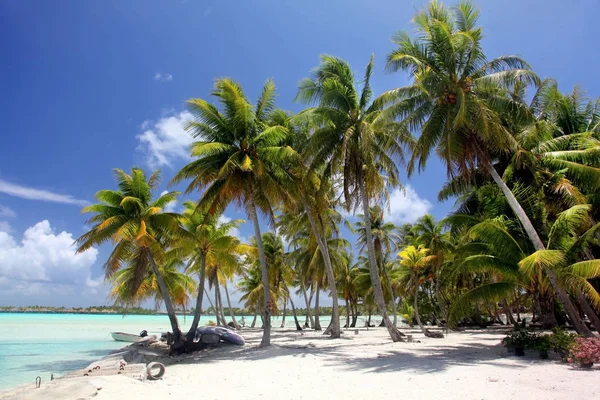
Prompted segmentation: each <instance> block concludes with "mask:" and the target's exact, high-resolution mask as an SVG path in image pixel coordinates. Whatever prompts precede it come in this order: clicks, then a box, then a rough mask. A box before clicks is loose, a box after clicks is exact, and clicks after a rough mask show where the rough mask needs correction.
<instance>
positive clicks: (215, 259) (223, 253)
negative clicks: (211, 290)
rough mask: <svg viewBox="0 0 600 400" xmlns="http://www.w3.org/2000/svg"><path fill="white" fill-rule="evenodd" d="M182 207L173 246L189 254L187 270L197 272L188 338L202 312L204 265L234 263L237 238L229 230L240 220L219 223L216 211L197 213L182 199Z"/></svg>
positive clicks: (190, 203) (236, 262) (236, 225)
mask: <svg viewBox="0 0 600 400" xmlns="http://www.w3.org/2000/svg"><path fill="white" fill-rule="evenodd" d="M183 207H184V211H183V212H182V214H181V217H180V220H181V224H182V226H183V227H184V229H185V231H184V232H185V233H184V235H183V236H182V237H181V238H180V239H179V240H177V242H176V243H175V247H176V248H177V249H179V251H180V254H181V256H182V257H189V258H190V260H191V262H190V263H189V264H188V267H187V272H188V273H189V272H193V273H196V274H197V275H198V290H197V295H196V308H195V310H194V319H193V320H192V325H191V327H190V330H189V333H188V339H190V340H191V339H192V338H193V337H194V336H195V333H196V329H197V328H198V324H199V322H200V316H201V313H202V299H203V296H204V281H205V277H206V267H207V266H213V265H219V266H221V268H231V267H236V266H237V265H238V260H237V258H236V254H237V253H239V252H240V251H241V249H240V246H241V245H240V241H239V240H238V239H237V238H235V237H233V236H231V235H230V234H229V232H230V231H231V230H232V229H234V228H237V227H238V226H239V225H240V224H241V223H243V222H244V221H243V220H233V221H229V222H223V223H219V217H220V216H219V215H203V214H201V213H197V212H196V207H197V205H196V204H195V203H194V202H192V201H185V202H184V203H183Z"/></svg>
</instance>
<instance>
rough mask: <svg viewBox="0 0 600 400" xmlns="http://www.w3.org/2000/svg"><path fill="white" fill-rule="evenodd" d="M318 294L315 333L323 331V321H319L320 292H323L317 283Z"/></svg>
mask: <svg viewBox="0 0 600 400" xmlns="http://www.w3.org/2000/svg"><path fill="white" fill-rule="evenodd" d="M316 291H317V294H316V296H315V331H320V330H321V321H319V292H320V291H321V288H320V287H319V284H318V283H317V290H316Z"/></svg>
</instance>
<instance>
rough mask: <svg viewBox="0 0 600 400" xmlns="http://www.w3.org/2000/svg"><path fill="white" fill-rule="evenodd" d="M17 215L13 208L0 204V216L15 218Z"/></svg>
mask: <svg viewBox="0 0 600 400" xmlns="http://www.w3.org/2000/svg"><path fill="white" fill-rule="evenodd" d="M16 216H17V213H15V212H14V211H13V210H11V209H10V208H8V207H5V206H3V205H1V204H0V217H7V218H14V217H16Z"/></svg>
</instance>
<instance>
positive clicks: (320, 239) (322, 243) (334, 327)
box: [302, 197, 340, 338]
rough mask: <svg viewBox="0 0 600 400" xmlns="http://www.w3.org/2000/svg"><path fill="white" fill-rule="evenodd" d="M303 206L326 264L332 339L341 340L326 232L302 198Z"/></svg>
mask: <svg viewBox="0 0 600 400" xmlns="http://www.w3.org/2000/svg"><path fill="white" fill-rule="evenodd" d="M302 204H303V205H304V209H305V210H306V215H307V216H308V221H309V222H310V226H311V228H312V231H313V235H314V236H315V238H316V239H317V245H318V246H319V251H320V252H321V255H322V256H323V261H324V262H325V273H326V274H327V283H329V290H330V291H331V301H332V309H333V316H332V324H331V337H332V338H339V337H340V309H339V305H338V294H337V286H336V281H335V275H334V273H333V266H332V264H331V256H330V255H329V248H328V246H327V238H326V237H325V232H321V230H319V228H318V227H317V224H316V222H315V218H314V216H313V210H312V209H311V208H310V206H309V205H308V202H307V201H306V198H304V197H302Z"/></svg>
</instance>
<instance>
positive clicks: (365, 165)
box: [297, 55, 412, 341]
mask: <svg viewBox="0 0 600 400" xmlns="http://www.w3.org/2000/svg"><path fill="white" fill-rule="evenodd" d="M372 71H373V57H371V61H370V62H369V64H368V65H367V68H366V72H365V78H364V81H363V85H362V88H361V89H360V90H359V89H358V87H357V85H356V82H355V79H354V75H353V73H352V70H351V68H350V65H349V64H348V63H347V62H345V61H344V60H342V59H339V58H336V57H333V56H330V55H322V56H321V64H320V65H319V66H318V67H317V68H316V69H315V70H314V71H313V74H312V77H311V78H307V79H304V80H303V81H302V82H300V85H299V92H298V96H297V99H298V100H300V101H302V102H303V103H312V104H315V105H316V107H314V108H310V109H308V110H306V111H305V112H304V113H303V114H302V115H304V116H306V117H310V118H311V119H312V121H313V123H314V124H315V125H316V126H318V128H317V129H316V130H315V132H314V134H313V135H312V137H311V141H310V144H309V146H310V151H311V152H312V154H313V156H312V161H311V163H312V167H313V168H312V169H313V170H317V166H322V170H323V171H325V173H324V176H325V177H327V176H328V177H331V176H335V175H339V176H340V177H341V178H342V181H343V193H344V199H345V207H346V209H347V210H351V209H354V208H355V206H356V204H359V203H360V204H362V207H363V215H364V223H365V226H371V221H370V213H369V207H370V205H371V202H370V201H369V199H371V198H375V199H377V198H380V197H381V196H382V194H384V195H385V192H386V188H387V187H388V186H392V187H394V186H397V185H398V184H399V176H398V175H399V171H398V168H397V166H396V161H397V162H402V161H403V160H404V147H403V143H405V142H409V141H410V140H411V139H412V136H411V135H410V133H409V132H408V131H407V130H406V129H405V128H404V126H403V125H402V124H400V123H397V122H395V121H394V120H392V119H391V118H387V117H386V115H387V114H385V113H383V111H382V108H381V106H380V105H379V104H378V103H377V104H376V103H372V102H371V97H372V89H371V85H370V79H371V75H372ZM384 176H385V178H384ZM366 238H367V254H368V259H369V263H368V264H369V270H370V273H371V280H372V284H373V294H374V297H375V301H376V302H377V305H378V307H379V312H380V313H381V315H382V317H383V320H384V323H385V325H386V327H387V329H388V331H389V333H390V336H391V338H392V340H393V341H399V340H402V334H401V333H400V331H398V329H397V328H396V327H395V326H394V325H393V324H392V323H391V322H390V320H389V318H388V312H387V307H386V305H385V301H384V298H383V290H382V288H381V281H380V278H379V269H378V268H377V260H376V256H375V249H374V248H373V238H372V235H371V231H370V230H367V231H366Z"/></svg>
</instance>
